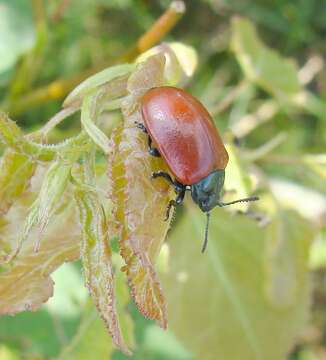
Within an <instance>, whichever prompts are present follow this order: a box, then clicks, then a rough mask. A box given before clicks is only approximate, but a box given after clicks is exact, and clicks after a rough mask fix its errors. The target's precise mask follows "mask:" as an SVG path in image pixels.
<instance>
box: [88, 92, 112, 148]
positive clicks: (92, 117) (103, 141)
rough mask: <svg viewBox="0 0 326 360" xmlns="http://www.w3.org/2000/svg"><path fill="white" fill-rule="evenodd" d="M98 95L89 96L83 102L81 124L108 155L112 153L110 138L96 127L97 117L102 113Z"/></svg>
mask: <svg viewBox="0 0 326 360" xmlns="http://www.w3.org/2000/svg"><path fill="white" fill-rule="evenodd" d="M97 99H98V97H97V96H96V95H88V96H86V97H85V99H84V100H83V104H82V109H81V123H82V125H83V128H84V130H85V131H86V132H87V134H88V135H89V137H90V138H91V139H92V140H93V141H94V142H95V144H96V145H98V146H99V147H100V148H101V149H102V150H103V151H104V152H105V153H106V154H108V153H109V152H110V142H109V138H108V137H107V136H106V135H105V134H104V132H103V131H102V130H100V129H99V128H98V127H97V126H96V125H95V123H96V119H97V115H98V114H99V112H100V108H99V104H98V101H97Z"/></svg>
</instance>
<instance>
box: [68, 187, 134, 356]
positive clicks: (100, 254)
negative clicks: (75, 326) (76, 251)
mask: <svg viewBox="0 0 326 360" xmlns="http://www.w3.org/2000/svg"><path fill="white" fill-rule="evenodd" d="M75 199H76V201H77V204H78V208H79V213H80V221H81V225H82V231H83V242H82V246H81V258H82V261H83V266H84V272H85V278H86V285H87V287H88V289H89V292H90V294H91V296H92V298H93V301H94V303H95V304H96V307H97V309H98V311H99V313H100V315H101V317H102V319H103V320H104V322H105V324H106V325H107V327H108V330H109V332H110V334H111V336H112V339H113V342H114V344H115V345H116V346H117V347H118V348H119V349H120V350H121V351H123V352H125V353H126V354H130V351H129V350H128V347H127V345H126V344H125V342H124V339H123V337H122V334H121V330H120V325H119V319H118V314H117V310H116V304H115V290H114V278H113V267H112V253H111V249H110V246H109V234H108V223H107V221H106V217H105V214H104V209H103V207H102V205H101V202H100V200H99V198H98V195H97V194H95V193H91V192H85V191H83V190H80V189H77V190H76V191H75Z"/></svg>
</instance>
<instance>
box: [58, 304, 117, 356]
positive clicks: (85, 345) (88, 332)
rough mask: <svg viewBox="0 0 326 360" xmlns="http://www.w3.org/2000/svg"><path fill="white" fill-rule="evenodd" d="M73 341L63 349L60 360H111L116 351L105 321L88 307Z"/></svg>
mask: <svg viewBox="0 0 326 360" xmlns="http://www.w3.org/2000/svg"><path fill="white" fill-rule="evenodd" d="M88 307H89V309H87V312H86V314H84V318H83V319H82V322H81V324H80V326H79V329H78V331H77V333H76V335H75V337H74V338H73V339H72V341H71V342H70V343H69V344H68V345H67V346H66V347H65V348H64V349H63V351H62V353H61V355H60V356H59V357H58V358H57V359H58V360H88V359H110V358H111V354H112V353H113V351H114V347H113V344H112V343H111V341H110V339H108V336H107V331H106V329H105V326H104V324H103V321H102V320H101V319H100V318H99V317H98V315H97V313H96V311H95V309H94V308H93V307H91V306H88ZM90 344H91V346H90Z"/></svg>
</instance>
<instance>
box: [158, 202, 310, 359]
mask: <svg viewBox="0 0 326 360" xmlns="http://www.w3.org/2000/svg"><path fill="white" fill-rule="evenodd" d="M201 218H202V220H201V219H200V215H199V214H198V210H197V209H196V208H194V207H189V210H188V211H187V212H186V214H185V217H184V218H183V219H182V221H181V222H180V224H179V225H178V227H177V228H176V229H175V231H174V233H173V235H172V236H171V238H170V244H171V249H170V254H171V259H170V264H169V271H168V272H167V273H166V274H165V276H164V277H163V279H162V280H163V285H164V289H165V293H166V295H167V298H168V304H169V308H168V310H169V323H170V329H171V330H172V331H173V332H174V333H175V335H176V336H177V337H178V339H179V340H180V341H182V343H183V344H184V346H186V348H187V349H189V350H191V351H192V352H193V353H194V354H195V355H196V356H197V357H198V358H201V359H205V360H210V359H213V360H215V359H242V360H253V359H255V360H284V359H285V356H286V354H287V352H288V351H289V349H290V348H291V346H292V345H293V343H294V339H295V338H296V336H297V335H298V334H299V333H300V331H301V330H302V327H303V325H304V324H305V322H306V320H307V312H308V308H309V283H308V276H307V260H308V250H309V245H310V241H311V239H312V237H313V232H312V230H311V228H310V226H308V225H307V223H306V222H305V221H304V220H303V219H302V218H300V217H298V216H297V215H296V214H295V213H292V212H287V211H284V210H281V209H280V212H279V214H278V217H277V219H275V220H274V221H273V222H272V224H271V225H269V226H268V227H267V229H266V230H265V229H261V228H258V227H257V225H256V223H255V222H254V221H252V220H251V219H248V218H246V217H244V216H232V215H230V214H229V213H228V212H226V211H225V210H223V209H216V210H214V211H213V212H212V216H211V221H212V222H211V226H210V229H209V243H208V248H207V251H206V253H205V254H204V255H203V254H201V253H200V246H201V241H202V238H203V232H204V216H201Z"/></svg>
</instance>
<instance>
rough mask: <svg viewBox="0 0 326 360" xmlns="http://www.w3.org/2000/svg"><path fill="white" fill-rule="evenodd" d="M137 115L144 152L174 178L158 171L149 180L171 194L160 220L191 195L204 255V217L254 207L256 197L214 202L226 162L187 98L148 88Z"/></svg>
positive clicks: (206, 117) (203, 113)
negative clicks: (165, 184) (164, 184)
mask: <svg viewBox="0 0 326 360" xmlns="http://www.w3.org/2000/svg"><path fill="white" fill-rule="evenodd" d="M141 112H142V116H143V121H144V124H140V123H137V127H138V128H140V129H141V130H142V131H144V132H145V133H147V134H148V147H149V152H150V153H151V154H152V155H153V156H162V157H163V159H164V160H165V161H166V164H167V166H168V168H169V170H170V174H171V175H172V176H173V177H174V179H173V178H172V177H171V175H170V174H168V173H165V172H162V171H159V172H156V173H153V175H152V176H153V178H157V177H163V178H165V179H166V180H167V181H169V182H170V183H171V184H172V186H173V187H174V189H175V191H176V194H177V197H176V199H175V200H171V201H170V203H169V206H168V208H167V213H166V219H168V218H169V213H170V210H171V207H172V206H176V205H179V204H181V203H182V201H183V199H184V196H185V193H186V191H187V190H189V191H191V196H192V198H193V200H194V202H195V203H196V204H198V206H199V207H200V209H201V210H202V211H203V212H205V213H206V214H207V224H206V231H205V240H204V244H203V247H202V252H204V251H205V248H206V245H207V234H208V224H209V214H210V213H209V211H210V210H211V209H213V208H214V207H215V206H225V205H230V204H234V203H236V202H241V201H255V200H258V197H257V196H253V197H250V198H245V199H240V200H236V201H232V202H230V203H223V202H221V201H220V193H221V190H222V188H223V185H224V177H225V170H224V169H225V168H226V166H227V163H228V160H229V156H228V153H227V151H226V149H225V147H224V144H223V142H222V139H221V137H220V135H219V133H218V130H217V129H216V127H215V124H214V121H213V119H212V117H211V116H210V114H209V113H208V111H207V110H206V109H205V107H204V106H203V105H202V104H201V103H200V102H199V101H198V100H197V99H196V98H194V97H193V96H192V95H190V94H189V93H187V92H186V91H184V90H182V89H178V88H175V87H171V86H162V87H156V88H152V89H150V90H148V91H147V92H146V93H145V95H144V96H143V98H142V100H141ZM152 143H154V144H155V146H156V147H157V148H153V147H152Z"/></svg>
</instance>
